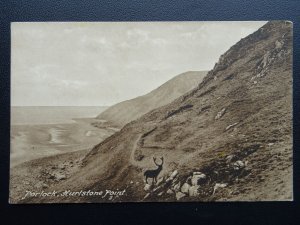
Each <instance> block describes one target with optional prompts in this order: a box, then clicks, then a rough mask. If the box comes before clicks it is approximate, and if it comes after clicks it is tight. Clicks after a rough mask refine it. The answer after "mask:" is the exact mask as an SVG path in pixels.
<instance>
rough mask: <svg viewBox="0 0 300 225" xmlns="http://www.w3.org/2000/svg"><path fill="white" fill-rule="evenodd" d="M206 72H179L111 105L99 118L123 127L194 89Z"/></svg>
mask: <svg viewBox="0 0 300 225" xmlns="http://www.w3.org/2000/svg"><path fill="white" fill-rule="evenodd" d="M206 74H207V71H189V72H185V73H182V74H179V75H177V76H175V77H174V78H172V79H171V80H169V81H167V82H166V83H164V84H162V85H161V86H160V87H158V88H156V89H155V90H153V91H151V92H150V93H148V94H146V95H143V96H139V97H137V98H134V99H130V100H127V101H123V102H120V103H118V104H116V105H113V106H111V107H109V108H108V109H107V110H105V111H104V112H102V113H101V114H100V115H98V116H97V119H101V120H106V121H109V122H111V123H113V124H114V125H116V126H121V127H122V126H124V125H125V124H127V123H129V122H131V121H132V120H135V119H137V118H139V117H140V116H142V115H143V114H145V113H147V112H149V111H151V110H153V109H155V108H158V107H160V106H163V105H166V104H168V103H170V102H172V101H173V100H175V99H176V98H178V97H180V96H181V95H183V94H185V93H186V92H188V91H190V90H192V89H193V88H195V87H196V86H197V84H199V83H200V82H201V81H202V79H203V77H204V76H205V75H206Z"/></svg>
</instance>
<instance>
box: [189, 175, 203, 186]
mask: <svg viewBox="0 0 300 225" xmlns="http://www.w3.org/2000/svg"><path fill="white" fill-rule="evenodd" d="M205 181H206V175H205V174H204V173H201V172H194V173H193V177H192V179H191V183H192V185H193V186H196V185H198V184H203V183H205Z"/></svg>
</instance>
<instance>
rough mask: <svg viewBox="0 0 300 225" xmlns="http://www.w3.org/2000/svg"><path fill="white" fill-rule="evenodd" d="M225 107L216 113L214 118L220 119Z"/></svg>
mask: <svg viewBox="0 0 300 225" xmlns="http://www.w3.org/2000/svg"><path fill="white" fill-rule="evenodd" d="M225 111H226V108H223V109H222V110H221V111H220V112H218V113H217V115H216V117H215V120H218V119H220V118H221V117H222V116H223V115H224V114H225Z"/></svg>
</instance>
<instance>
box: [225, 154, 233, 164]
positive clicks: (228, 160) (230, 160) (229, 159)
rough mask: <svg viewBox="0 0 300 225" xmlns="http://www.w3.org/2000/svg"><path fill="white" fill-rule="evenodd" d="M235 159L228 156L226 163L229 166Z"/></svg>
mask: <svg viewBox="0 0 300 225" xmlns="http://www.w3.org/2000/svg"><path fill="white" fill-rule="evenodd" d="M234 158H235V155H229V156H227V157H226V163H227V164H228V163H231V162H232V160H234Z"/></svg>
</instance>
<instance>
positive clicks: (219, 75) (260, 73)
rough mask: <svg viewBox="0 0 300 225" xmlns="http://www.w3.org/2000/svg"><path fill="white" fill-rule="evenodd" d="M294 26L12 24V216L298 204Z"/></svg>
mask: <svg viewBox="0 0 300 225" xmlns="http://www.w3.org/2000/svg"><path fill="white" fill-rule="evenodd" d="M292 86H293V24H292V22H290V21H286V20H284V21H205V22H204V21H203V22H202V21H189V22H12V23H11V119H10V128H11V129H10V181H9V203H10V204H36V203H104V202H105V203H110V202H111V203H113V202H236V201H239V202H240V201H243V202H244V201H293V117H292V109H293V104H292V103H293V102H292V97H293V90H292Z"/></svg>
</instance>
